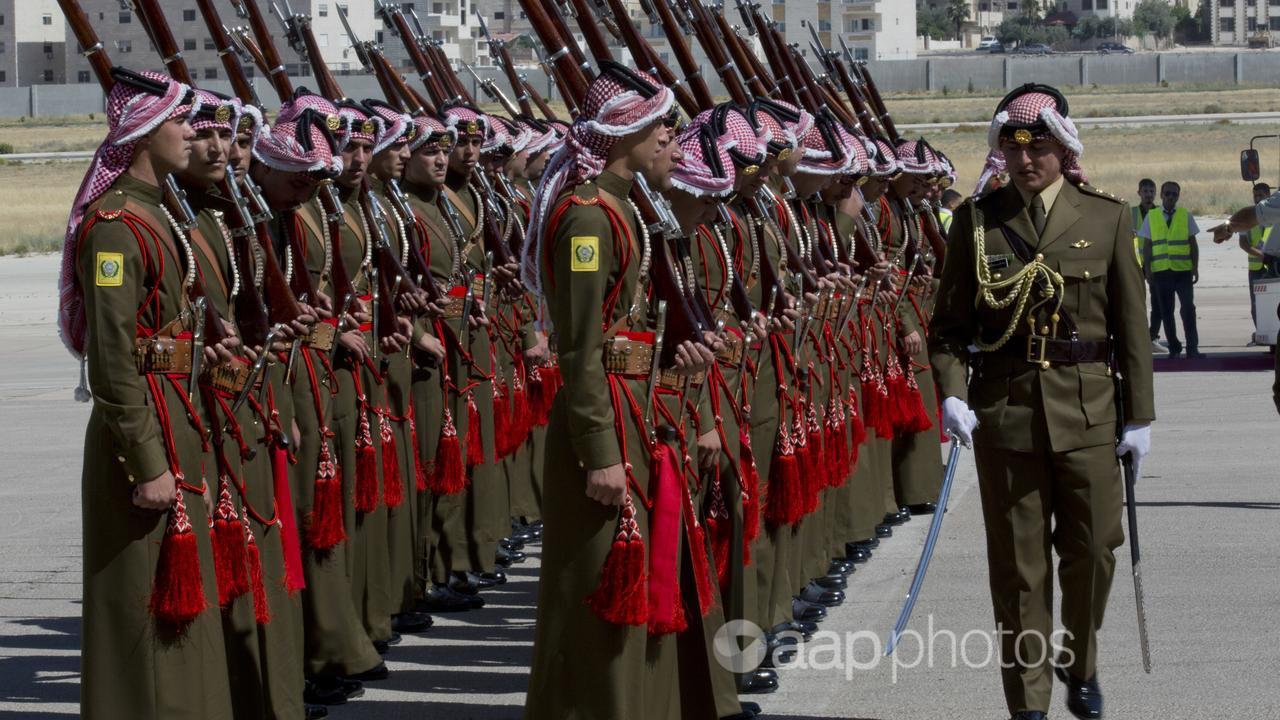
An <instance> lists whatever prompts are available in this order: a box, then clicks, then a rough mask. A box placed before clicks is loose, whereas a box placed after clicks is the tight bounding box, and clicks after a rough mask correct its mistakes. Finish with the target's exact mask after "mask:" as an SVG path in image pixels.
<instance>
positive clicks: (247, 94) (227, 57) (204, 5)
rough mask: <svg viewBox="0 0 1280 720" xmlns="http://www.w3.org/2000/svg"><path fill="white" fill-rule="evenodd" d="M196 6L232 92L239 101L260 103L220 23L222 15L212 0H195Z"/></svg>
mask: <svg viewBox="0 0 1280 720" xmlns="http://www.w3.org/2000/svg"><path fill="white" fill-rule="evenodd" d="M196 7H197V8H199V9H200V15H201V17H203V18H204V24H205V25H206V26H207V27H208V28H209V36H210V37H211V38H212V39H213V46H214V47H215V48H216V49H217V51H218V57H219V58H220V59H221V60H222V67H223V69H224V70H226V73H227V80H229V81H230V82H231V89H232V92H234V93H235V94H236V97H238V98H240V100H241V102H245V103H252V104H254V105H261V102H259V100H258V93H257V91H255V90H254V89H253V83H251V82H249V76H248V74H246V73H245V71H244V65H242V64H241V63H240V56H239V55H237V54H236V47H235V42H234V41H232V39H231V34H230V33H229V32H227V28H226V26H225V25H223V24H222V17H221V16H220V15H219V14H218V9H217V8H216V7H214V6H213V0H196Z"/></svg>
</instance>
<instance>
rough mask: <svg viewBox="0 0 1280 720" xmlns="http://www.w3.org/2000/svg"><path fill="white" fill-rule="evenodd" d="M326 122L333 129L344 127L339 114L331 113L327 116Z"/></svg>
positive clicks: (335, 130)
mask: <svg viewBox="0 0 1280 720" xmlns="http://www.w3.org/2000/svg"><path fill="white" fill-rule="evenodd" d="M325 124H326V125H328V126H329V129H330V130H331V131H333V132H338V128H340V127H342V118H340V117H338V116H337V115H330V116H329V117H327V118H325Z"/></svg>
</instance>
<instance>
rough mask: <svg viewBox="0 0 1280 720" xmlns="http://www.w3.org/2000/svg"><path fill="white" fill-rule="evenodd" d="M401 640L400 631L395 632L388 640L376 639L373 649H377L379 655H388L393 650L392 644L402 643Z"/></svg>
mask: <svg viewBox="0 0 1280 720" xmlns="http://www.w3.org/2000/svg"><path fill="white" fill-rule="evenodd" d="M400 640H401V637H400V633H398V632H393V633H391V638H390V639H388V640H374V641H373V649H374V650H377V651H378V654H379V655H386V654H387V653H388V652H389V651H390V650H391V646H392V645H399V644H400Z"/></svg>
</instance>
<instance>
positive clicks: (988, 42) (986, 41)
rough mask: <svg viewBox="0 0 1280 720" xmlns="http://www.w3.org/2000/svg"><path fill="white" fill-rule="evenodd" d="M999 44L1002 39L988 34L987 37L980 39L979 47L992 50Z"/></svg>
mask: <svg viewBox="0 0 1280 720" xmlns="http://www.w3.org/2000/svg"><path fill="white" fill-rule="evenodd" d="M999 44H1000V41H999V40H997V39H996V37H995V36H994V35H987V36H986V37H984V38H982V40H979V41H978V49H979V50H991V49H992V48H994V47H995V46H997V45H999Z"/></svg>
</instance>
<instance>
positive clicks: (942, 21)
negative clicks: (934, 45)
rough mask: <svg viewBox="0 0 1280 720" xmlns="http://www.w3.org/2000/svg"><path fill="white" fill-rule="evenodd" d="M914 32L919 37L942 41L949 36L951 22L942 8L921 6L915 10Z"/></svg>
mask: <svg viewBox="0 0 1280 720" xmlns="http://www.w3.org/2000/svg"><path fill="white" fill-rule="evenodd" d="M916 32H918V33H920V35H921V37H927V38H930V39H933V40H942V39H944V38H946V37H947V36H948V35H950V34H951V21H950V20H948V19H947V12H946V10H944V9H943V8H935V7H928V6H921V7H919V8H918V9H917V10H916Z"/></svg>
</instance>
